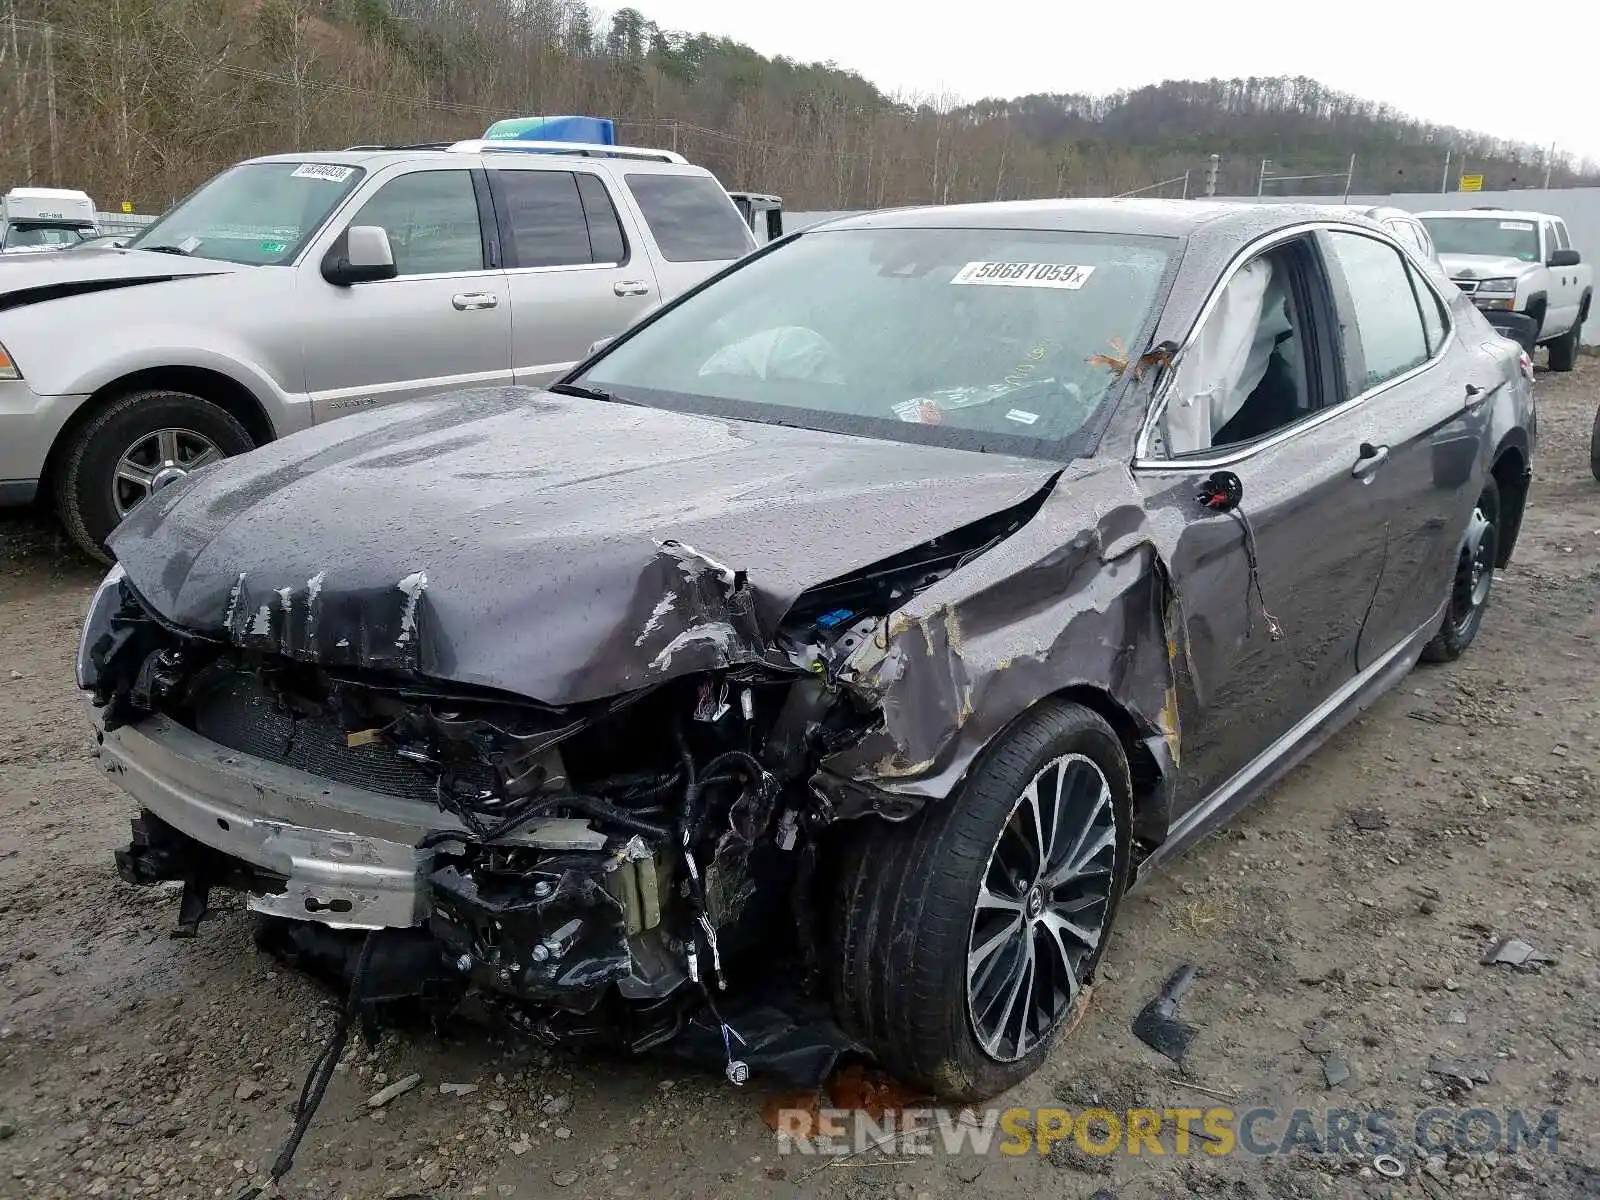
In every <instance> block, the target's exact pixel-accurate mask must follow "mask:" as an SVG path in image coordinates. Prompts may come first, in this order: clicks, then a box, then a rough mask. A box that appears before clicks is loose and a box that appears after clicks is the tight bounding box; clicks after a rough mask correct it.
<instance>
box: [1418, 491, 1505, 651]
mask: <svg viewBox="0 0 1600 1200" xmlns="http://www.w3.org/2000/svg"><path fill="white" fill-rule="evenodd" d="M1500 511H1501V510H1500V485H1499V484H1497V483H1496V482H1495V480H1494V476H1492V475H1491V476H1490V477H1489V478H1488V479H1486V480H1484V484H1483V492H1482V493H1481V494H1480V495H1479V496H1478V503H1477V504H1476V505H1474V506H1473V510H1472V517H1471V519H1470V520H1469V521H1468V524H1467V537H1466V539H1465V541H1464V542H1463V543H1462V546H1461V549H1460V552H1459V555H1458V557H1457V559H1456V570H1455V574H1454V575H1452V576H1451V579H1450V602H1449V604H1448V605H1446V607H1445V613H1444V624H1443V625H1442V626H1441V627H1440V629H1439V632H1438V633H1436V634H1434V636H1433V640H1432V641H1430V642H1429V643H1428V644H1427V645H1426V646H1424V647H1423V648H1422V661H1423V662H1431V663H1447V662H1455V660H1456V659H1458V658H1460V657H1461V656H1462V655H1463V654H1464V653H1466V650H1467V647H1468V646H1470V645H1472V641H1473V639H1474V638H1476V637H1477V636H1478V630H1479V629H1480V628H1481V627H1482V625H1483V614H1484V613H1485V612H1487V611H1488V608H1489V597H1490V593H1491V592H1492V591H1493V589H1494V564H1495V560H1496V559H1497V558H1498V557H1499V552H1500Z"/></svg>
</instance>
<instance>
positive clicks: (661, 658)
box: [110, 388, 1059, 704]
mask: <svg viewBox="0 0 1600 1200" xmlns="http://www.w3.org/2000/svg"><path fill="white" fill-rule="evenodd" d="M1058 469H1059V468H1058V467H1057V466H1056V465H1054V464H1050V463H1043V462H1038V461H1032V460H1026V459H1017V458H1008V457H1001V456H998V455H988V454H979V453H974V452H969V451H962V450H948V449H942V448H934V447H925V446H915V445H909V444H906V443H900V442H888V441H878V440H873V439H867V438H856V437H845V436H841V435H837V434H830V433H823V432H817V431H812V430H801V429H791V428H783V427H779V426H769V425H758V424H750V423H742V422H734V421H728V420H719V419H714V418H707V417H696V416H688V415H684V414H679V413H672V412H666V411H662V410H658V409H648V408H636V407H631V406H626V405H621V404H609V403H604V402H600V401H591V400H582V399H577V398H573V397H566V396H560V395H556V394H554V393H549V392H538V391H534V390H531V389H525V388H506V389H494V390H485V391H476V392H468V393H462V394H458V395H455V396H451V397H448V398H442V399H438V400H431V401H421V402H415V403H411V404H407V405H404V406H400V407H394V408H388V409H378V410H373V411H369V412H365V413H361V414H358V415H354V416H350V417H345V418H341V419H339V420H337V421H334V422H331V423H329V424H326V425H322V426H318V427H317V428H315V429H311V430H307V431H305V432H304V433H300V434H296V435H294V436H292V437H289V438H286V439H284V440H282V441H280V442H275V443H272V444H269V445H267V446H265V447H263V448H262V449H260V450H257V451H255V452H253V453H251V454H249V455H246V456H244V457H242V458H237V459H231V460H228V461H227V462H223V463H220V464H218V465H216V466H214V467H209V468H206V469H205V470H203V471H201V472H198V473H197V474H195V475H193V476H191V477H190V478H189V479H187V480H184V481H182V482H180V483H178V484H174V485H172V486H171V487H168V488H166V489H164V490H163V491H161V492H159V493H157V494H156V495H155V496H154V497H153V498H152V499H151V500H149V501H147V502H146V503H145V504H143V505H141V506H140V507H139V508H138V509H136V510H135V511H134V512H133V513H132V514H130V516H129V517H128V519H127V520H126V521H124V522H123V524H122V525H121V526H120V527H119V528H118V529H117V530H116V532H115V533H114V534H113V535H112V537H111V539H110V546H111V549H112V551H113V553H114V554H115V555H116V557H117V559H118V561H119V562H120V563H121V564H122V566H123V568H124V569H125V570H126V571H127V572H128V577H129V580H130V582H131V583H132V584H133V586H134V587H135V588H136V589H137V590H138V591H139V593H140V594H141V595H142V596H143V597H144V598H145V600H146V601H147V602H148V603H149V604H150V605H151V606H152V607H153V608H154V609H155V610H156V611H157V612H158V613H159V614H160V615H162V616H163V617H165V618H166V619H167V620H169V621H172V622H173V623H175V624H178V625H181V626H184V627H186V628H189V629H192V630H195V631H197V632H202V633H205V634H209V635H212V636H226V637H228V638H230V639H231V640H233V641H234V642H236V643H237V644H240V645H243V646H249V647H258V648H261V649H264V650H268V651H271V652H275V653H283V654H287V655H289V656H291V657H295V658H300V659H304V660H308V661H317V662H322V663H325V664H328V665H335V666H338V665H345V666H362V667H369V668H395V669H404V670H413V671H418V672H421V673H422V674H424V675H426V676H429V677H431V678H434V679H439V680H448V681H454V682H457V683H464V684H477V685H483V686H488V687H494V688H499V689H502V690H505V691H509V692H515V693H517V694H520V695H523V696H528V697H531V698H534V699H537V700H540V701H543V702H546V703H551V704H568V703H577V702H581V701H585V700H592V699H598V698H601V697H605V696H612V695H617V694H620V693H623V692H626V691H629V690H631V689H634V688H637V687H639V686H642V685H644V684H647V683H650V682H654V681H658V680H660V679H665V678H669V677H672V676H676V675H682V674H687V673H690V672H695V671H703V670H711V669H716V668H718V667H723V666H728V665H731V664H733V663H738V662H753V661H760V660H761V659H763V658H770V657H771V655H772V650H771V639H772V637H773V634H774V633H775V631H776V628H777V624H778V621H779V619H780V618H781V617H782V615H783V614H784V612H785V611H786V610H787V609H788V608H789V606H790V605H791V604H792V603H793V601H794V599H795V598H796V597H797V596H798V595H799V594H800V593H801V592H802V591H804V590H805V589H806V588H808V587H811V586H814V585H815V584H818V583H822V582H824V581H827V580H830V579H833V578H836V577H838V576H840V575H844V574H847V573H848V572H850V571H852V570H855V569H858V568H860V567H863V566H867V565H870V564H872V563H873V562H876V561H878V560H880V559H882V558H885V557H887V556H888V555H890V554H893V553H895V552H897V551H900V550H905V549H909V548H911V547H914V546H916V545H918V544H920V543H922V542H925V541H927V540H928V539H930V538H932V537H934V536H937V535H939V534H942V533H946V532H949V531H950V530H953V529H955V528H957V527H959V526H961V525H965V524H967V523H969V522H971V521H974V520H976V519H978V518H980V517H983V516H986V515H989V514H991V513H995V512H998V511H1000V510H1002V509H1004V508H1007V507H1010V506H1011V505H1014V504H1017V503H1019V502H1021V501H1022V500H1024V499H1026V498H1027V497H1029V496H1031V495H1033V494H1034V493H1035V492H1036V491H1037V490H1038V489H1039V488H1041V487H1042V486H1044V485H1045V484H1046V483H1047V482H1048V481H1049V480H1050V478H1051V477H1052V476H1053V475H1054V474H1055V473H1056V472H1057V470H1058Z"/></svg>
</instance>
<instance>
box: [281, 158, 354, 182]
mask: <svg viewBox="0 0 1600 1200" xmlns="http://www.w3.org/2000/svg"><path fill="white" fill-rule="evenodd" d="M355 173H356V169H355V168H354V167H341V166H338V165H336V164H334V163H301V164H300V165H299V166H298V167H296V168H295V169H294V170H293V171H290V172H289V178H291V179H320V180H322V181H323V182H324V183H343V182H344V181H345V180H346V179H349V178H350V176H352V175H354V174H355Z"/></svg>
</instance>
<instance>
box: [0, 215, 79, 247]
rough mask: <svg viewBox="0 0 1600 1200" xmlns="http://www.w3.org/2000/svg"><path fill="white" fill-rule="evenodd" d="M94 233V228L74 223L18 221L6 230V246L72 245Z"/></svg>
mask: <svg viewBox="0 0 1600 1200" xmlns="http://www.w3.org/2000/svg"><path fill="white" fill-rule="evenodd" d="M93 234H94V229H93V228H87V229H79V228H78V227H77V226H74V225H34V224H30V223H29V222H27V221H18V222H17V223H16V224H14V225H12V226H11V228H10V229H8V230H6V235H5V248H6V249H7V250H15V249H16V248H17V247H18V246H72V245H76V244H77V243H78V242H81V241H82V240H83V239H84V238H86V237H91V236H93Z"/></svg>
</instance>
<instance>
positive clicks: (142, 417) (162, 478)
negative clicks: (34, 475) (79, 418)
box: [55, 390, 254, 562]
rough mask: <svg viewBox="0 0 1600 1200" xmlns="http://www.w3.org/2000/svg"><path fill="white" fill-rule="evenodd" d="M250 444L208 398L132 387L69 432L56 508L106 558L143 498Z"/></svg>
mask: <svg viewBox="0 0 1600 1200" xmlns="http://www.w3.org/2000/svg"><path fill="white" fill-rule="evenodd" d="M253 445H254V443H253V442H252V441H251V440H250V434H249V433H248V432H246V430H245V427H244V426H243V425H241V424H239V422H238V421H236V420H234V419H233V417H231V416H229V415H228V413H227V412H226V411H224V410H223V409H222V408H220V407H219V406H217V405H215V404H213V403H211V401H209V400H204V399H202V398H201V397H199V396H193V395H190V394H189V393H187V392H171V391H165V390H156V391H139V392H130V393H128V394H127V395H125V396H122V397H119V398H118V399H117V400H115V401H113V402H112V403H110V404H108V405H106V407H105V408H103V409H101V410H100V411H99V412H98V413H96V414H95V415H94V417H93V418H92V419H90V420H89V421H88V422H86V423H85V424H84V425H83V426H82V427H80V428H79V429H77V430H76V431H75V432H74V433H73V434H72V438H71V440H70V441H69V442H68V443H67V445H66V448H65V451H64V453H63V454H62V457H61V461H60V467H59V469H58V471H57V473H56V481H55V484H56V486H55V500H56V513H57V515H58V516H59V517H60V519H61V523H62V525H63V526H65V527H66V531H67V536H68V537H70V538H71V539H72V540H73V541H74V542H76V543H77V544H78V545H79V547H81V548H82V549H83V550H84V551H85V552H86V553H88V554H90V555H91V556H93V557H94V558H97V559H99V560H100V561H102V562H109V561H111V558H110V555H109V554H108V553H107V552H106V548H105V540H106V538H107V537H108V536H109V535H110V533H111V531H112V530H113V529H115V528H116V527H117V524H118V523H119V522H120V521H121V520H122V518H123V517H125V516H127V515H128V513H130V512H131V511H133V509H134V507H135V506H136V505H138V503H139V502H140V501H141V500H144V499H145V498H147V497H148V496H150V495H151V494H152V493H154V492H157V491H160V490H161V489H162V488H163V487H165V486H166V485H167V484H169V483H172V482H173V481H175V480H178V479H181V478H183V477H184V476H185V475H187V474H188V473H189V472H190V471H193V470H196V469H198V468H200V467H203V466H205V465H207V464H208V463H212V462H216V461H218V460H220V459H222V458H225V457H227V456H229V455H232V454H243V453H244V452H245V451H246V450H249V449H252V447H253Z"/></svg>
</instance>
